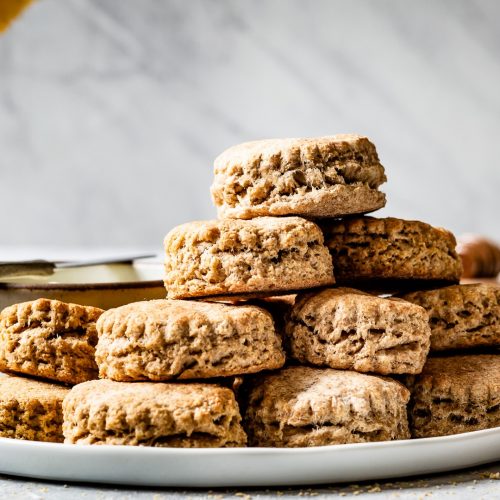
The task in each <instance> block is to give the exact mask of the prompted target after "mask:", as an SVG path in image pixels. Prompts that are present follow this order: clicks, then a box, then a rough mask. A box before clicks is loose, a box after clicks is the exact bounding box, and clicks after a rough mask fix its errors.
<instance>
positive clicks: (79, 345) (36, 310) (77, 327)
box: [0, 299, 103, 384]
mask: <svg viewBox="0 0 500 500" xmlns="http://www.w3.org/2000/svg"><path fill="white" fill-rule="evenodd" d="M102 312H103V311H102V309H98V308H97V307H91V306H80V305H77V304H67V303H65V302H60V301H58V300H49V299H38V300H35V301H32V302H23V303H21V304H14V305H12V306H9V307H7V308H5V309H4V310H3V311H2V312H1V313H0V371H9V372H14V373H22V374H26V375H33V376H36V377H42V378H46V379H49V380H55V381H58V382H63V383H66V384H79V383H80V382H84V381H86V380H92V379H95V378H97V365H96V363H95V359H94V355H95V345H96V343H97V332H96V328H95V323H96V321H97V319H98V318H99V316H100V315H101V313H102Z"/></svg>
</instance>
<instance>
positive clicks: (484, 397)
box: [408, 354, 500, 438]
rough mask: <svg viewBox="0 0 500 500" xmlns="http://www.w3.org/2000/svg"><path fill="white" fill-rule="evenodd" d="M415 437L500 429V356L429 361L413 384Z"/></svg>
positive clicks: (410, 409) (413, 428)
mask: <svg viewBox="0 0 500 500" xmlns="http://www.w3.org/2000/svg"><path fill="white" fill-rule="evenodd" d="M409 388H410V390H411V393H412V396H411V402H410V405H409V408H408V413H409V417H410V422H411V432H412V435H413V437H416V438H421V437H433V436H446V435H449V434H459V433H462V432H471V431H477V430H481V429H488V428H491V427H497V426H500V355H498V354H497V355H495V354H492V355H489V354H478V355H469V356H450V357H436V358H429V360H428V361H427V363H426V364H425V366H424V370H423V372H422V373H421V374H420V375H417V376H416V377H415V378H412V379H411V380H410V381H409Z"/></svg>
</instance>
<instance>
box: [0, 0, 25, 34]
mask: <svg viewBox="0 0 500 500" xmlns="http://www.w3.org/2000/svg"><path fill="white" fill-rule="evenodd" d="M31 1H32V0H0V32H2V31H5V30H6V29H7V28H8V27H9V25H10V23H11V22H12V21H13V20H14V19H15V18H16V17H17V16H18V15H19V14H21V12H22V11H23V10H24V9H25V8H26V7H27V6H28V5H29V4H30V3H31Z"/></svg>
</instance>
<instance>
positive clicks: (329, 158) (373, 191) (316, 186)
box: [211, 134, 386, 219]
mask: <svg viewBox="0 0 500 500" xmlns="http://www.w3.org/2000/svg"><path fill="white" fill-rule="evenodd" d="M385 181H386V177H385V173H384V167H383V166H382V165H381V164H380V162H379V159H378V155H377V151H376V149H375V146H374V145H373V144H372V143H371V142H370V141H369V140H368V139H367V138H366V137H362V136H359V135H352V134H345V135H336V136H330V137H317V138H307V139H271V140H264V141H254V142H246V143H244V144H239V145H237V146H233V147H232V148H229V149H228V150H226V151H224V152H223V153H222V154H221V155H220V156H219V157H218V158H217V159H216V160H215V178H214V182H213V185H212V189H211V191H212V197H213V200H214V203H215V205H216V206H217V208H218V213H219V216H220V217H229V218H237V219H251V218H253V217H260V216H269V215H301V216H304V217H339V216H342V215H347V214H357V213H366V212H372V211H373V210H377V209H378V208H381V207H383V206H384V205H385V195H384V193H381V192H380V191H378V187H379V186H380V185H381V184H383V183H384V182H385Z"/></svg>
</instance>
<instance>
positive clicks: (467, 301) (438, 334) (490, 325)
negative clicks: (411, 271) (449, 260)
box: [402, 283, 500, 351]
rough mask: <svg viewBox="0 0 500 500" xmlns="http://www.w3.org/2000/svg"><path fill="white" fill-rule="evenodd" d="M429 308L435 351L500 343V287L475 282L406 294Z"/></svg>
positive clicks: (411, 300)
mask: <svg viewBox="0 0 500 500" xmlns="http://www.w3.org/2000/svg"><path fill="white" fill-rule="evenodd" d="M402 298H403V299H404V300H407V301H409V302H413V303H414V304H418V305H419V306H422V307H423V308H424V309H426V310H427V312H428V313H429V317H430V327H431V350H434V351H444V350H447V349H466V348H470V347H481V346H500V288H499V287H498V286H495V285H487V284H481V283H475V284H470V285H452V286H448V287H444V288H438V289H436V290H425V291H419V292H413V293H409V294H406V295H403V296H402Z"/></svg>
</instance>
